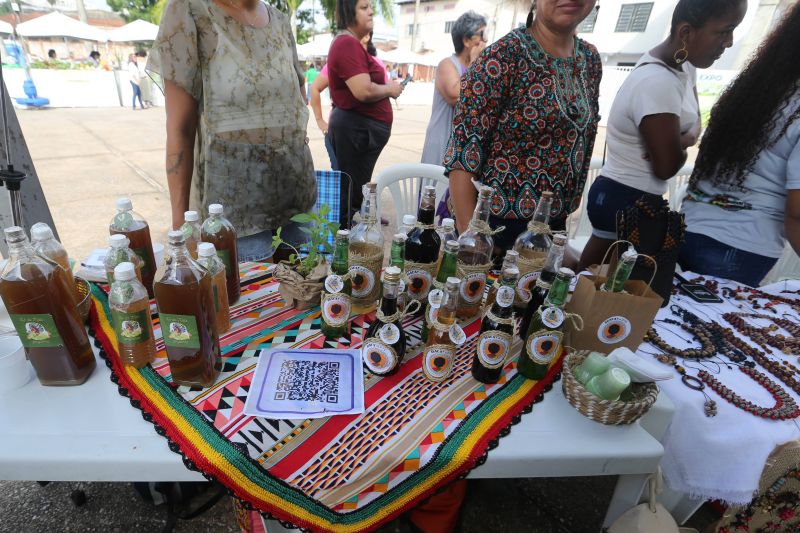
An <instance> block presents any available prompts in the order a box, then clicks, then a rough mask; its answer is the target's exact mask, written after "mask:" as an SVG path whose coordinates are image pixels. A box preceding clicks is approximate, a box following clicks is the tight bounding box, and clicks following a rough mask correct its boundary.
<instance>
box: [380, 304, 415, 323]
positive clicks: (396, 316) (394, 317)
mask: <svg viewBox="0 0 800 533" xmlns="http://www.w3.org/2000/svg"><path fill="white" fill-rule="evenodd" d="M415 304H416V305H415ZM420 306H421V304H420V303H419V300H412V301H411V303H410V304H408V305H407V306H406V308H405V309H404V310H403V311H400V310H397V311H395V312H394V313H392V314H391V315H389V316H386V315H384V314H383V310H381V309H378V311H377V312H376V313H375V318H377V319H378V320H380V321H381V322H383V323H384V324H390V323H392V322H397V321H398V320H402V319H404V318H405V317H407V316H409V315H413V314H414V313H416V312H417V311H419V308H420Z"/></svg>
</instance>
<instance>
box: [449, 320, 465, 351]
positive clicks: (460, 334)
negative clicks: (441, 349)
mask: <svg viewBox="0 0 800 533" xmlns="http://www.w3.org/2000/svg"><path fill="white" fill-rule="evenodd" d="M448 336H449V337H450V340H451V341H453V343H454V344H455V345H456V346H461V345H462V344H464V343H465V342H467V334H466V333H464V330H463V329H462V328H461V326H459V325H458V324H453V325H452V326H450V330H449V331H448Z"/></svg>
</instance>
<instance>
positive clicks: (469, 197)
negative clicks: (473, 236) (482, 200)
mask: <svg viewBox="0 0 800 533" xmlns="http://www.w3.org/2000/svg"><path fill="white" fill-rule="evenodd" d="M474 178H475V174H472V173H471V172H467V171H465V170H451V171H450V197H451V198H452V199H453V207H455V210H456V212H455V213H453V215H454V216H455V219H456V229H458V233H459V235H461V234H462V233H464V232H465V231H467V226H469V221H470V217H471V215H472V212H473V211H475V206H476V205H477V204H478V195H477V194H476V193H475V185H473V184H472V180H473V179H474ZM459 213H467V215H466V216H461V215H459Z"/></svg>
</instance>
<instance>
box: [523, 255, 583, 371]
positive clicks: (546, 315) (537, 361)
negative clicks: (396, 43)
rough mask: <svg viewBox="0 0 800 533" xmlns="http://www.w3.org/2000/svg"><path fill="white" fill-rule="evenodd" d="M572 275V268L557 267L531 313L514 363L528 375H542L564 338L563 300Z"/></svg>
mask: <svg viewBox="0 0 800 533" xmlns="http://www.w3.org/2000/svg"><path fill="white" fill-rule="evenodd" d="M574 277H575V273H574V272H572V270H570V269H568V268H561V269H559V271H558V275H556V279H555V280H553V285H552V286H551V287H550V291H549V292H548V293H547V298H545V300H544V303H543V304H542V306H541V307H539V309H537V310H536V312H535V313H534V315H533V320H531V324H530V326H529V327H528V331H527V333H526V334H525V341H524V342H523V344H522V351H521V352H520V356H519V361H518V364H517V371H518V372H519V373H520V374H522V375H523V376H525V377H526V378H528V379H542V378H543V377H544V376H545V374H547V369H548V368H549V367H550V363H551V362H552V361H553V358H555V357H556V356H557V355H558V351H559V350H560V349H561V343H562V340H563V338H564V320H565V315H564V304H566V302H567V296H568V295H569V284H570V282H571V281H572V278H574Z"/></svg>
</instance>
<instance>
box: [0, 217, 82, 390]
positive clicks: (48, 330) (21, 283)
mask: <svg viewBox="0 0 800 533" xmlns="http://www.w3.org/2000/svg"><path fill="white" fill-rule="evenodd" d="M5 237H6V242H7V243H8V253H9V258H8V262H7V263H6V266H5V268H4V269H3V272H2V274H0V297H2V298H3V303H5V306H6V309H7V310H8V314H9V317H10V318H11V322H12V323H13V324H14V328H15V329H16V330H17V334H18V335H19V339H20V341H21V342H22V345H23V346H24V347H25V353H26V354H27V356H28V359H29V360H30V362H31V364H32V365H33V368H34V370H35V371H36V376H37V377H38V378H39V382H40V383H41V384H42V385H80V384H81V383H83V382H84V381H86V379H87V378H88V377H89V375H90V374H91V373H92V370H94V367H95V365H96V363H95V359H94V353H93V352H92V346H91V344H90V343H89V337H88V336H87V334H86V328H84V327H83V320H82V318H81V316H80V314H79V313H78V307H77V300H76V295H75V291H74V288H73V285H72V284H71V283H70V279H69V278H68V276H67V273H66V272H65V271H64V269H63V268H62V267H61V266H59V265H58V264H57V263H55V262H53V261H51V260H49V259H47V258H45V257H43V256H41V255H39V254H37V253H36V251H35V250H34V249H33V247H32V246H31V244H30V242H29V241H28V237H27V236H26V235H25V230H23V229H22V228H20V227H18V226H12V227H9V228H6V230H5Z"/></svg>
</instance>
